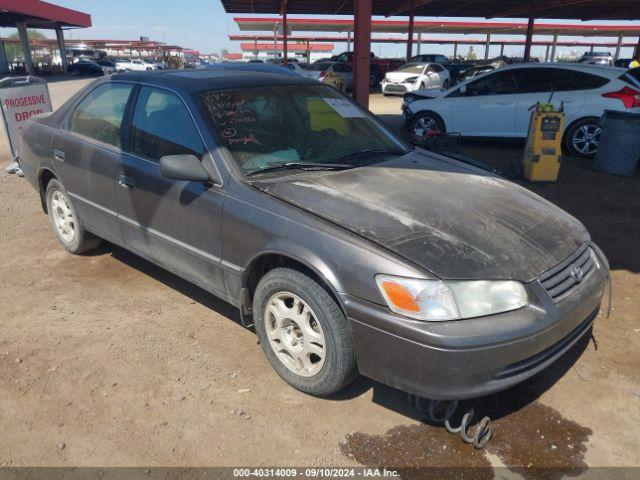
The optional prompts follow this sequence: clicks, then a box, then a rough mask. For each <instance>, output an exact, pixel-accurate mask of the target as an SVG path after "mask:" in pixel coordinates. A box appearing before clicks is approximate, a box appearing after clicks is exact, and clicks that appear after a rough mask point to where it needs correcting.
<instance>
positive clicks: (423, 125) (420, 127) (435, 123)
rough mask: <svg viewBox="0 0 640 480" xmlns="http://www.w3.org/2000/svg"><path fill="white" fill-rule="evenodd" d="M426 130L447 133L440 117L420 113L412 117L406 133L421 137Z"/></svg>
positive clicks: (434, 114) (429, 113) (433, 114)
mask: <svg viewBox="0 0 640 480" xmlns="http://www.w3.org/2000/svg"><path fill="white" fill-rule="evenodd" d="M427 129H430V130H431V131H436V132H443V133H444V132H446V131H447V130H446V127H445V125H444V122H443V121H442V118H440V115H438V114H436V113H434V112H420V113H417V114H416V115H414V117H413V118H412V119H411V121H410V122H409V126H408V133H409V135H415V136H417V137H423V136H424V135H425V134H426V133H427V132H426V130H427Z"/></svg>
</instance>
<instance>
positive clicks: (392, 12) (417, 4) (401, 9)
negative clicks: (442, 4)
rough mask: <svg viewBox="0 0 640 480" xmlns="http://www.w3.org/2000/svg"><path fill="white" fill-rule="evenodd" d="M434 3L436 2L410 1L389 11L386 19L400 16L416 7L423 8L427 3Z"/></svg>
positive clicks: (428, 0)
mask: <svg viewBox="0 0 640 480" xmlns="http://www.w3.org/2000/svg"><path fill="white" fill-rule="evenodd" d="M434 1H435V0H408V1H406V2H404V3H402V4H400V5H398V6H397V7H396V8H393V9H391V10H389V13H387V14H386V15H385V17H392V16H394V15H400V14H401V13H404V12H408V11H409V10H412V9H414V8H416V7H422V6H423V5H426V4H427V3H431V2H434Z"/></svg>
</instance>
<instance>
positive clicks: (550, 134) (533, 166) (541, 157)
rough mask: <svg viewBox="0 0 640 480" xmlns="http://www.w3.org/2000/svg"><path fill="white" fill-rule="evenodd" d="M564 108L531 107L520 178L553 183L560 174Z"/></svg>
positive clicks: (541, 105)
mask: <svg viewBox="0 0 640 480" xmlns="http://www.w3.org/2000/svg"><path fill="white" fill-rule="evenodd" d="M563 111H564V106H561V107H560V109H559V110H555V109H554V107H553V105H551V104H548V103H547V104H541V103H538V104H536V105H535V106H534V107H533V108H532V112H531V123H530V125H529V136H528V137H527V146H526V148H525V152H524V159H523V162H522V166H523V175H524V178H525V179H526V180H529V181H530V182H555V181H556V180H557V179H558V172H559V171H560V155H562V132H563V130H564V128H563V126H564V112H563Z"/></svg>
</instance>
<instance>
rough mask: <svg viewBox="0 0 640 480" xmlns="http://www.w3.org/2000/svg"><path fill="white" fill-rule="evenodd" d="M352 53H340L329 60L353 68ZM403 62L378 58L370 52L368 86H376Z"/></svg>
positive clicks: (395, 59)
mask: <svg viewBox="0 0 640 480" xmlns="http://www.w3.org/2000/svg"><path fill="white" fill-rule="evenodd" d="M353 56H354V53H353V52H342V53H341V54H339V55H334V56H333V57H331V60H332V61H334V62H341V63H346V64H348V65H349V66H350V67H352V68H353ZM404 63H405V62H404V60H401V59H398V58H378V57H376V55H375V54H374V53H373V52H371V67H370V70H369V72H370V76H369V85H370V86H372V87H375V86H377V85H378V84H379V83H380V82H381V81H382V79H383V78H384V76H385V75H386V74H387V72H393V71H394V70H397V69H398V68H399V67H401V66H402V65H404Z"/></svg>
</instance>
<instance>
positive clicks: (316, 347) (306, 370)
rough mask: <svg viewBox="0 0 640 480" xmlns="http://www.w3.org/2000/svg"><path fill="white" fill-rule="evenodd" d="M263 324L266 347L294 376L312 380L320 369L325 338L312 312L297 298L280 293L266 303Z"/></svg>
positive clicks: (324, 353)
mask: <svg viewBox="0 0 640 480" xmlns="http://www.w3.org/2000/svg"><path fill="white" fill-rule="evenodd" d="M264 324H265V328H266V331H267V336H268V338H269V345H271V348H272V349H273V351H274V352H275V353H276V356H277V357H278V359H279V360H280V362H282V364H283V365H284V366H285V367H287V368H288V369H289V370H291V371H292V372H293V373H295V374H296V375H300V376H302V377H312V376H313V375H316V374H317V373H318V372H319V371H320V370H321V369H322V366H323V365H324V360H325V355H326V352H325V345H326V343H325V338H324V333H323V332H322V327H321V326H320V323H319V322H318V319H317V318H316V316H315V314H314V313H313V310H311V307H309V305H307V303H306V302H305V301H304V300H302V299H301V298H300V297H298V296H297V295H294V294H293V293H289V292H280V293H277V294H275V295H273V296H272V297H271V298H270V299H269V301H268V302H267V306H266V308H265V312H264Z"/></svg>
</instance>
